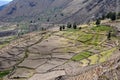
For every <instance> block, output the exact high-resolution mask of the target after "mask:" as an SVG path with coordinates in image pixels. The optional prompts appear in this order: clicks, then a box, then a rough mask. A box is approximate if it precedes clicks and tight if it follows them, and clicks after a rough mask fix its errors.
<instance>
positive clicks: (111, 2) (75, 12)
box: [0, 0, 118, 22]
mask: <svg viewBox="0 0 120 80" xmlns="http://www.w3.org/2000/svg"><path fill="white" fill-rule="evenodd" d="M116 1H117V0H13V1H12V2H11V3H10V4H9V5H8V6H7V7H6V8H5V9H4V10H2V11H1V12H0V19H1V20H3V21H22V20H33V19H34V20H35V21H37V20H38V18H39V21H40V22H88V21H89V20H90V19H91V18H96V17H99V16H101V15H103V14H105V13H107V12H109V11H115V10H116V5H117V4H116ZM117 7H118V6H117Z"/></svg>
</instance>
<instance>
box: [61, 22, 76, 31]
mask: <svg viewBox="0 0 120 80" xmlns="http://www.w3.org/2000/svg"><path fill="white" fill-rule="evenodd" d="M66 27H67V28H71V29H77V24H76V23H74V24H71V23H68V24H67V26H64V25H63V26H60V31H62V30H65V28H66Z"/></svg>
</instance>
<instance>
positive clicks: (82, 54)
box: [72, 51, 92, 61]
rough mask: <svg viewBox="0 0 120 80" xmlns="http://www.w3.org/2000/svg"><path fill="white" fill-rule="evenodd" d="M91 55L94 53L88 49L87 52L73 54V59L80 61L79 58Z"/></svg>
mask: <svg viewBox="0 0 120 80" xmlns="http://www.w3.org/2000/svg"><path fill="white" fill-rule="evenodd" d="M91 55H92V53H90V52H87V51H86V52H81V53H79V54H77V55H75V56H73V57H72V60H73V61H79V60H82V59H85V58H88V57H89V56H91Z"/></svg>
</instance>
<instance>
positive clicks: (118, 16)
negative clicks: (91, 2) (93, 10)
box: [96, 12, 120, 25]
mask: <svg viewBox="0 0 120 80" xmlns="http://www.w3.org/2000/svg"><path fill="white" fill-rule="evenodd" d="M104 19H111V20H112V21H114V20H116V19H120V12H119V13H118V14H116V12H109V13H107V14H106V15H102V17H101V18H98V19H97V20H96V25H100V23H101V20H104Z"/></svg>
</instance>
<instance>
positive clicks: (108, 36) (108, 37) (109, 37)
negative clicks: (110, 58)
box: [107, 31, 111, 40]
mask: <svg viewBox="0 0 120 80" xmlns="http://www.w3.org/2000/svg"><path fill="white" fill-rule="evenodd" d="M107 39H108V40H111V31H109V32H108V35H107Z"/></svg>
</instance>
